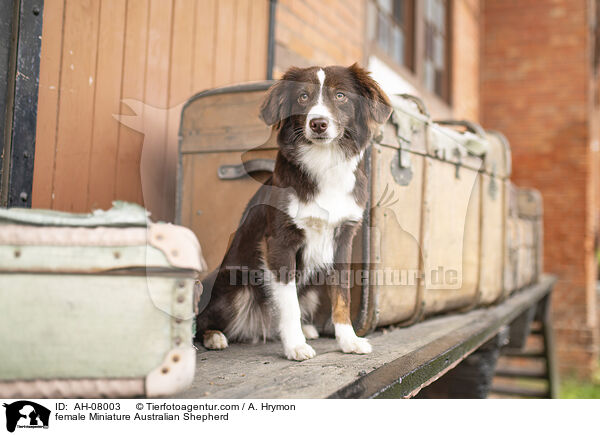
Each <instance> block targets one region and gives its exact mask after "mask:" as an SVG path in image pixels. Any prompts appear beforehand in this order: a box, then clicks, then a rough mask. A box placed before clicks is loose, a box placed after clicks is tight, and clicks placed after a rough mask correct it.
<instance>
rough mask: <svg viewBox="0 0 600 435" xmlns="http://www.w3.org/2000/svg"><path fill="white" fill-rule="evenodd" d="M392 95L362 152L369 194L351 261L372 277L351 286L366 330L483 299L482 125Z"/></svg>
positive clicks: (357, 318)
mask: <svg viewBox="0 0 600 435" xmlns="http://www.w3.org/2000/svg"><path fill="white" fill-rule="evenodd" d="M392 101H393V104H394V112H393V113H392V117H391V118H390V121H389V122H388V123H387V124H386V125H384V126H383V131H382V134H381V135H380V137H379V138H376V140H375V141H374V143H373V146H372V150H371V153H370V155H367V156H366V158H365V165H366V169H367V172H368V173H369V175H370V177H369V179H370V183H371V201H372V203H371V208H370V213H369V215H368V216H365V219H364V224H363V230H362V235H359V236H357V238H356V239H355V244H354V245H355V246H354V248H355V249H354V250H353V253H354V259H355V263H356V265H360V266H363V267H365V268H366V266H364V265H368V268H369V270H370V275H369V282H363V283H362V284H363V285H355V286H354V288H353V293H352V305H353V314H354V326H355V329H356V330H357V331H358V332H360V333H363V334H364V333H367V332H369V331H371V330H373V329H374V328H375V327H377V326H384V325H389V324H398V323H400V324H410V323H414V322H416V321H418V320H419V319H421V318H422V317H423V316H425V315H428V314H434V313H439V312H444V311H448V310H453V309H458V308H463V309H468V308H470V307H473V306H475V305H477V303H478V302H479V298H480V294H479V285H478V284H479V282H478V279H479V274H480V272H479V267H480V263H479V259H480V213H481V198H480V175H479V171H480V170H481V168H482V165H483V160H482V156H483V155H484V153H485V151H486V150H487V139H486V137H485V134H484V133H483V130H482V129H481V128H480V127H479V126H477V125H475V124H473V123H469V122H465V121H443V122H439V123H433V122H432V121H431V119H430V117H429V115H428V113H427V109H426V107H425V106H424V104H423V103H422V102H421V101H420V100H419V99H418V98H416V97H414V96H409V95H400V96H395V97H392ZM457 127H459V128H460V129H461V131H456V128H457ZM363 246H369V249H363ZM361 251H363V252H362V258H363V261H362V263H361V261H360V260H361V257H360V252H361ZM356 265H355V267H357V266H356ZM387 271H390V273H387ZM394 271H395V272H396V273H395V274H394V273H393V272H394ZM355 275H356V274H355ZM415 277H416V279H414V278H415ZM421 278H422V279H421ZM386 280H387V281H386Z"/></svg>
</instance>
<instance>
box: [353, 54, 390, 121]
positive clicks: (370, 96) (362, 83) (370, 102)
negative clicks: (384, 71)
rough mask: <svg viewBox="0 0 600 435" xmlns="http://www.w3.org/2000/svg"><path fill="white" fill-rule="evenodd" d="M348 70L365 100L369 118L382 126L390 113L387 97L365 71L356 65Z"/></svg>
mask: <svg viewBox="0 0 600 435" xmlns="http://www.w3.org/2000/svg"><path fill="white" fill-rule="evenodd" d="M348 69H349V70H350V72H351V73H352V75H353V76H354V79H355V80H356V84H357V86H358V89H359V92H360V94H361V96H362V97H363V98H365V100H366V101H365V103H366V104H367V106H368V108H369V117H370V118H371V119H372V120H373V121H374V122H375V123H377V124H383V123H384V122H385V121H387V119H388V118H389V116H390V114H391V113H392V104H391V103H390V100H389V99H388V97H387V95H386V94H385V92H383V90H381V88H380V87H379V85H378V84H377V82H376V81H375V80H373V78H372V77H371V75H370V74H369V72H368V71H367V70H365V69H364V68H361V67H360V66H358V64H356V63H355V64H353V65H351V66H350V67H348Z"/></svg>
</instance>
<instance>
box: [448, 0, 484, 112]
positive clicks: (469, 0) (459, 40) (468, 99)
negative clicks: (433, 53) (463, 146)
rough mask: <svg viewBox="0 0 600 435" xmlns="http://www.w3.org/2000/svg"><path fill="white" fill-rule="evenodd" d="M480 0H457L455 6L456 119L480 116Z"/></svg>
mask: <svg viewBox="0 0 600 435" xmlns="http://www.w3.org/2000/svg"><path fill="white" fill-rule="evenodd" d="M480 9H481V8H480V1H479V0H455V1H454V5H453V8H452V29H453V34H452V49H451V51H452V69H451V71H452V72H451V75H452V88H451V89H452V101H453V115H454V117H455V118H457V119H470V120H474V121H478V120H480V110H479V52H480V41H481V36H480V25H479V23H480V21H481V10H480Z"/></svg>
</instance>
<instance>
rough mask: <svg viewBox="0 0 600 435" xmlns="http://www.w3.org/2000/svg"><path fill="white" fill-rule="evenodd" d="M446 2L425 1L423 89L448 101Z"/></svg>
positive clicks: (440, 0)
mask: <svg viewBox="0 0 600 435" xmlns="http://www.w3.org/2000/svg"><path fill="white" fill-rule="evenodd" d="M447 13H448V10H447V2H446V0H425V13H424V15H425V23H424V27H425V44H424V51H425V53H424V58H425V59H424V60H425V64H424V68H423V82H424V84H425V87H426V88H427V89H429V90H430V91H432V92H435V93H436V94H437V95H439V96H440V97H442V98H444V99H446V100H447V99H448V55H447V53H446V50H447V48H446V47H447V44H446V38H447V36H446V19H447Z"/></svg>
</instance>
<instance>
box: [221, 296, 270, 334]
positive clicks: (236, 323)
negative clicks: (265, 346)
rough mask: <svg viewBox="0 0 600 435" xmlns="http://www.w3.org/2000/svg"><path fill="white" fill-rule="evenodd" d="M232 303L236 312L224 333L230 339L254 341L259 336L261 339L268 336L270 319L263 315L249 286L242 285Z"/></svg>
mask: <svg viewBox="0 0 600 435" xmlns="http://www.w3.org/2000/svg"><path fill="white" fill-rule="evenodd" d="M233 305H234V308H235V309H234V312H235V313H236V314H235V317H234V318H233V319H232V320H231V322H230V323H229V325H227V329H225V333H226V334H227V336H228V337H229V338H230V339H232V340H237V341H252V342H254V343H256V342H257V341H258V340H259V338H260V337H262V339H263V341H266V340H267V339H268V338H270V336H271V327H270V319H269V318H268V316H264V315H263V312H262V310H261V308H260V306H259V304H258V303H256V301H255V300H254V298H253V293H252V291H251V290H250V289H249V288H247V287H244V288H242V289H240V290H239V292H238V293H237V294H236V295H235V299H234V300H233Z"/></svg>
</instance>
